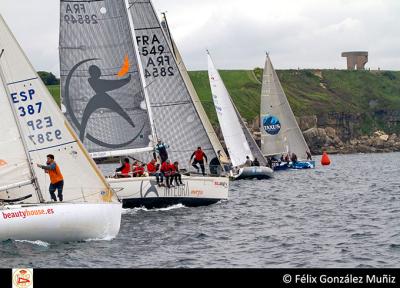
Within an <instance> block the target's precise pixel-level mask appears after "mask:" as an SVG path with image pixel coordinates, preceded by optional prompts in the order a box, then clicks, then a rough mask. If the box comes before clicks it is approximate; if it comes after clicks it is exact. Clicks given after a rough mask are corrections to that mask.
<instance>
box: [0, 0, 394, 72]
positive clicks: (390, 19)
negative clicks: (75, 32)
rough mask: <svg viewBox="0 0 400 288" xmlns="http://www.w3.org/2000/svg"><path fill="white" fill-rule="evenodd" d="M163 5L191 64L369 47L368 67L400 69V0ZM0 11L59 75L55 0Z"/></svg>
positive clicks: (333, 58)
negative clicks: (209, 56) (206, 51)
mask: <svg viewBox="0 0 400 288" xmlns="http://www.w3.org/2000/svg"><path fill="white" fill-rule="evenodd" d="M153 4H154V6H155V8H156V10H157V12H158V14H159V13H160V12H163V11H168V13H167V17H168V22H169V26H170V28H171V31H172V34H173V36H174V38H175V40H176V42H177V45H178V47H179V49H180V51H181V53H182V54H183V59H184V61H185V64H186V66H188V68H189V69H190V70H205V69H206V68H207V61H206V55H205V50H206V49H209V50H210V52H211V54H212V56H213V59H214V62H215V64H216V66H217V67H218V68H219V69H251V68H254V67H263V65H264V55H265V52H266V51H269V52H270V55H271V60H272V62H273V64H274V66H275V68H276V69H287V68H298V67H300V68H340V69H344V68H345V67H346V61H345V58H342V57H341V52H342V51H354V50H365V51H368V52H369V62H368V63H367V65H366V66H367V67H370V68H371V69H377V68H378V67H380V68H381V69H388V70H400V57H399V53H400V33H399V32H400V17H399V15H400V1H399V0H245V1H244V0H201V1H200V0H153ZM0 13H1V14H2V15H3V17H4V18H5V20H6V22H7V23H8V25H9V26H10V27H11V29H12V31H13V32H14V34H15V36H16V38H17V40H18V41H19V42H20V43H21V45H22V47H23V49H24V50H25V51H26V53H27V54H28V57H29V58H30V60H31V61H32V63H33V65H34V66H35V67H36V69H37V70H45V71H51V72H53V73H54V74H56V75H59V60H58V30H59V0H0Z"/></svg>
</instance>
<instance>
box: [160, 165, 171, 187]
mask: <svg viewBox="0 0 400 288" xmlns="http://www.w3.org/2000/svg"><path fill="white" fill-rule="evenodd" d="M160 170H161V173H162V174H163V175H164V177H165V183H166V184H167V187H168V188H170V185H169V182H170V177H171V161H169V160H168V159H167V161H165V162H163V163H162V164H161V169H160Z"/></svg>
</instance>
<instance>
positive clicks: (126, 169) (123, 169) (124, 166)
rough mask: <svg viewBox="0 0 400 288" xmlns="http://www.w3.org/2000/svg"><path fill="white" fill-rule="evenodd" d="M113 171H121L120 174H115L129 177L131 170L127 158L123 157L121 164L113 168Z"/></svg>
mask: <svg viewBox="0 0 400 288" xmlns="http://www.w3.org/2000/svg"><path fill="white" fill-rule="evenodd" d="M115 172H121V174H117V177H122V178H126V177H130V175H129V172H131V164H130V163H129V159H128V158H125V159H124V163H123V164H122V166H121V167H118V168H117V169H115Z"/></svg>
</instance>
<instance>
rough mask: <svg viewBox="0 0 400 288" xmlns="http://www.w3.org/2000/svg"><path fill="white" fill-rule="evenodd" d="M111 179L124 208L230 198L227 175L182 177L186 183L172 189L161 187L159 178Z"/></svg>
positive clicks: (196, 203) (197, 204)
mask: <svg viewBox="0 0 400 288" xmlns="http://www.w3.org/2000/svg"><path fill="white" fill-rule="evenodd" d="M107 181H108V182H109V183H110V185H111V187H112V188H113V189H114V190H115V191H116V192H117V195H118V197H119V198H120V199H121V200H122V203H123V207H124V208H134V207H141V206H144V207H147V208H159V207H166V206H170V205H174V204H179V203H181V204H183V205H185V206H203V205H209V204H212V203H216V202H218V201H219V200H223V199H228V190H229V179H228V178H227V177H203V176H182V182H183V183H184V185H180V186H175V187H171V188H167V187H158V186H157V182H156V179H155V177H135V178H119V179H115V178H107ZM164 181H165V180H164ZM174 184H175V183H174Z"/></svg>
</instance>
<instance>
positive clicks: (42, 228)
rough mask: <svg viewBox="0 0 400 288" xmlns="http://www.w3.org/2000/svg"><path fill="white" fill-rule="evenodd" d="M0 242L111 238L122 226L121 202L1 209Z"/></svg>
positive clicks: (65, 203)
mask: <svg viewBox="0 0 400 288" xmlns="http://www.w3.org/2000/svg"><path fill="white" fill-rule="evenodd" d="M0 211H1V212H2V214H1V215H0V227H1V230H0V241H4V240H9V239H11V240H30V241H36V240H41V241H45V242H59V241H61V242H70V241H82V240H90V239H99V240H100V239H112V238H114V237H116V236H117V234H118V232H119V229H120V224H121V212H122V205H121V203H93V204H92V203H82V204H81V203H67V202H62V203H60V202H58V203H43V204H23V205H9V206H4V207H2V209H0Z"/></svg>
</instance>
